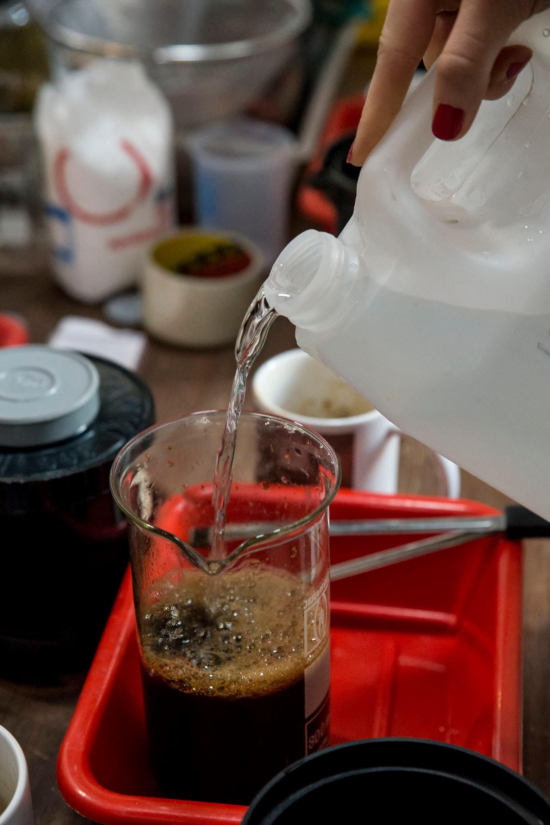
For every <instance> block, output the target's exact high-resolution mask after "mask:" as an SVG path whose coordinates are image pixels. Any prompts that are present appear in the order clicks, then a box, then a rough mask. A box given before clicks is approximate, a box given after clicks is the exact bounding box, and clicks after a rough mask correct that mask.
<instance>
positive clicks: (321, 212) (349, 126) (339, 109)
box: [298, 95, 365, 235]
mask: <svg viewBox="0 0 550 825" xmlns="http://www.w3.org/2000/svg"><path fill="white" fill-rule="evenodd" d="M364 103H365V97H364V95H353V96H352V97H345V98H343V99H342V100H340V101H339V102H338V103H337V105H336V106H335V107H334V109H333V110H332V112H331V114H330V116H329V118H328V121H327V124H326V126H325V129H324V131H323V135H322V137H321V140H320V141H319V145H318V147H317V150H316V152H315V156H314V157H313V159H312V161H311V163H310V164H309V166H308V168H307V172H306V175H305V178H304V180H305V183H304V184H302V186H300V188H299V190H298V208H299V209H300V211H301V212H302V213H303V214H304V215H305V216H306V217H307V218H309V219H310V220H311V221H312V222H313V223H315V224H317V225H318V226H319V228H320V229H322V230H323V232H330V233H331V234H332V235H337V234H338V231H337V216H336V207H335V206H334V205H333V204H332V203H331V201H330V199H329V198H328V197H327V195H325V194H324V192H321V191H320V190H319V189H315V188H314V187H313V186H310V184H309V183H308V181H309V180H310V179H311V178H312V177H313V176H314V175H315V174H316V173H317V172H318V171H319V170H320V169H321V168H322V166H323V161H324V158H325V154H326V152H327V150H328V149H329V148H330V146H331V145H332V144H333V143H336V141H337V140H339V139H340V138H343V137H345V135H348V134H350V133H351V132H356V131H357V127H358V126H359V121H360V119H361V112H362V111H363V106H364Z"/></svg>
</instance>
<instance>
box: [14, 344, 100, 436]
mask: <svg viewBox="0 0 550 825" xmlns="http://www.w3.org/2000/svg"><path fill="white" fill-rule="evenodd" d="M98 411H99V374H98V371H97V369H96V368H95V366H94V365H93V364H92V363H91V361H88V359H87V358H84V357H83V356H82V355H77V354H76V353H74V352H70V351H65V350H55V349H52V348H51V347H46V346H23V347H11V348H8V349H4V350H0V447H36V446H39V445H44V444H52V443H54V442H56V441H63V440H64V439H66V438H70V437H71V436H75V435H77V434H78V433H79V432H81V431H82V430H84V429H85V428H86V427H87V426H88V425H89V424H91V422H92V421H93V420H94V418H95V417H96V416H97V413H98Z"/></svg>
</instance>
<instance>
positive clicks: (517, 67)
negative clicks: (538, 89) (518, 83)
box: [506, 60, 529, 80]
mask: <svg viewBox="0 0 550 825" xmlns="http://www.w3.org/2000/svg"><path fill="white" fill-rule="evenodd" d="M528 63H529V61H528V60H523V61H522V62H521V63H510V65H509V66H508V71H507V72H506V77H507V78H508V80H511V79H512V78H513V77H517V76H518V74H519V73H520V72H521V71H522V69H524V68H525V67H526V66H527V64H528Z"/></svg>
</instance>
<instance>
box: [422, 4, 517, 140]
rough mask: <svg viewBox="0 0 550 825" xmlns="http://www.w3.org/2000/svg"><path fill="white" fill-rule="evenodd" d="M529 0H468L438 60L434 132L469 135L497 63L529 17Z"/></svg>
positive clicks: (444, 135) (450, 136)
mask: <svg viewBox="0 0 550 825" xmlns="http://www.w3.org/2000/svg"><path fill="white" fill-rule="evenodd" d="M526 6H527V4H526V3H525V2H523V0H498V4H497V3H495V0H463V2H462V4H461V6H460V10H459V13H458V16H457V19H456V22H455V24H454V26H453V29H452V31H451V34H450V35H449V39H448V40H447V43H446V45H445V48H444V49H443V52H442V53H441V56H440V58H439V61H438V64H437V75H436V84H435V94H434V118H433V127H432V128H433V132H434V135H435V136H436V137H438V138H440V139H441V140H455V139H456V138H459V137H462V135H464V134H466V132H467V131H468V129H469V128H470V126H471V125H472V122H473V120H474V118H475V116H476V114H477V110H478V109H479V106H480V104H481V102H482V100H483V98H484V97H485V95H486V93H487V90H488V88H489V85H490V82H491V73H492V70H493V65H494V63H495V61H496V59H497V57H498V55H499V52H500V50H501V49H502V47H503V45H504V44H505V43H506V41H507V40H508V38H509V37H510V35H511V34H512V32H513V31H514V30H515V29H516V28H517V27H518V26H519V24H520V23H522V22H523V20H524V18H525V17H526V16H527V13H528V12H527V11H526Z"/></svg>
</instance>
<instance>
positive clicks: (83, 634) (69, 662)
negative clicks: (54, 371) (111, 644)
mask: <svg viewBox="0 0 550 825" xmlns="http://www.w3.org/2000/svg"><path fill="white" fill-rule="evenodd" d="M17 350H19V357H20V358H21V357H22V352H23V350H25V352H29V353H31V356H27V355H25V357H26V358H28V357H31V362H29V363H32V358H35V359H37V361H36V363H40V359H43V358H44V357H49V356H50V355H51V353H52V350H50V349H49V348H48V347H24V348H23V347H22V348H17V349H13V350H11V351H10V352H11V353H15V354H17ZM33 352H34V355H32V353H33ZM71 356H73V357H75V358H76V360H77V361H78V359H79V358H80V364H81V365H82V363H83V361H85V362H86V364H88V365H89V363H90V362H91V364H92V365H93V366H92V367H91V368H90V370H91V373H90V374H91V375H92V376H93V377H94V380H95V381H96V385H95V389H96V390H98V392H96V400H95V408H94V406H93V403H94V402H93V399H92V398H91V396H90V398H88V400H87V403H88V410H87V413H86V411H84V412H85V413H86V415H87V418H88V419H90V420H89V421H85V420H84V419H82V418H81V420H80V421H75V420H74V413H73V414H72V415H73V426H76V425H78V427H77V430H78V431H77V432H76V434H72V435H71V437H67V438H64V439H63V440H57V441H55V442H54V443H51V442H50V443H42V444H39V445H36V446H27V447H23V446H17V447H13V446H10V447H6V446H0V517H1V519H2V541H1V544H0V581H1V594H2V595H1V598H0V676H8V677H12V678H24V679H32V680H33V681H47V682H51V681H54V682H55V681H57V680H58V678H59V677H60V676H61V675H62V674H66V673H68V672H74V671H78V670H82V669H83V668H85V667H86V666H87V664H88V663H89V661H90V659H91V656H92V654H93V651H94V650H95V647H96V645H97V642H98V640H99V637H100V635H101V631H102V629H103V626H104V624H105V620H106V618H107V616H108V614H109V611H110V608H111V606H112V603H113V600H114V597H115V595H116V592H117V589H118V586H119V584H120V580H121V577H122V574H123V572H124V569H125V567H126V564H127V562H128V544H127V530H126V523H125V520H124V518H123V517H122V515H121V513H120V511H119V510H118V509H117V508H116V506H115V504H114V502H113V500H112V498H111V494H110V490H109V471H110V467H111V464H112V462H113V459H114V458H115V456H116V454H117V453H118V451H119V450H120V449H121V447H122V446H123V445H124V444H125V443H126V442H127V441H128V440H129V439H130V438H132V437H133V436H134V435H136V434H137V433H138V432H140V431H141V430H143V429H145V428H146V427H149V426H150V425H151V424H152V423H153V421H154V404H153V399H152V396H151V393H150V391H149V389H148V388H147V387H146V385H145V384H144V383H143V382H142V381H141V380H140V379H139V378H138V377H137V376H135V375H134V374H132V373H130V372H128V371H127V370H125V369H124V368H122V367H120V366H118V365H116V364H114V363H111V362H109V361H106V360H104V359H102V358H95V357H91V356H88V357H87V358H86V359H82V357H81V356H80V357H79V356H74V354H69V353H67V357H71ZM8 357H10V358H11V355H9V353H8V351H2V358H3V359H6V358H8ZM55 357H59V356H54V358H55ZM6 363H9V362H6ZM54 363H59V362H55V361H54ZM61 364H62V368H61V370H60V373H59V376H57V377H59V378H60V380H61V383H63V380H64V378H65V375H66V372H64V367H63V362H61ZM69 366H70V365H69ZM2 367H3V364H0V372H1V371H2ZM94 367H95V369H94ZM17 370H19V372H21V367H17ZM24 370H26V371H24V374H23V384H24V385H25V390H26V391H27V390H28V387H30V388H31V389H32V383H33V380H34V378H35V374H36V381H37V382H38V384H40V382H41V381H42V380H44V381H45V382H46V385H45V386H46V389H47V386H48V383H47V382H48V381H50V378H49V373H48V370H47V369H45V368H44V367H43V366H39V367H38V368H34V367H32V366H31V367H30V368H28V367H27V366H25V368H24ZM4 374H5V370H4ZM44 376H45V377H44ZM0 377H2V376H1V375H0ZM97 378H99V381H97ZM17 380H18V381H19V380H20V376H17ZM71 380H72V377H71ZM26 384H28V387H27V386H26ZM2 386H3V384H2V383H1V382H0V399H2V398H3V399H4V401H5V398H6V396H5V395H4V396H2ZM92 389H93V388H92ZM8 390H9V388H8ZM69 390H74V381H73V385H72V386H70V387H69ZM27 394H28V392H27ZM43 394H44V393H43ZM73 394H74V393H73ZM44 395H45V396H47V395H48V392H46V393H45V394H44ZM9 396H10V390H9V391H8V394H7V398H8V401H9V400H10V397H9ZM90 404H92V406H90ZM4 422H5V418H4V419H2V421H1V423H2V427H4ZM9 423H10V425H11V424H12V423H13V422H9ZM43 423H44V422H41V425H42V424H43ZM47 424H48V426H49V427H50V428H51V424H52V421H51V420H50V421H48V422H47ZM11 429H13V427H11ZM10 432H11V430H10V428H8V435H7V436H5V434H4V432H3V430H2V429H0V439H1V442H2V443H3V444H4V445H5V444H6V442H7V443H13V442H14V440H15V441H17V439H19V441H21V438H22V439H23V440H25V438H26V436H25V435H23V436H21V435H20V434H19V435H17V438H15V439H13V438H12V437H11V434H10ZM46 437H47V436H46ZM40 438H41V439H42V440H43V433H42V434H41V435H40ZM29 440H30V441H31V442H32V441H33V440H36V437H35V436H33V435H32V434H31V437H30V438H29ZM18 443H19V442H18Z"/></svg>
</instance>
